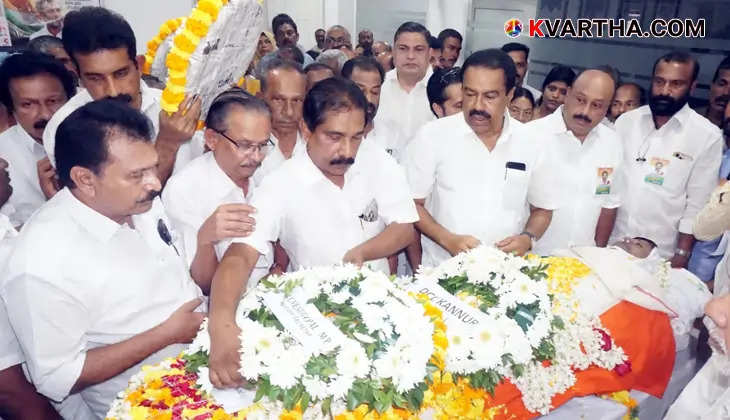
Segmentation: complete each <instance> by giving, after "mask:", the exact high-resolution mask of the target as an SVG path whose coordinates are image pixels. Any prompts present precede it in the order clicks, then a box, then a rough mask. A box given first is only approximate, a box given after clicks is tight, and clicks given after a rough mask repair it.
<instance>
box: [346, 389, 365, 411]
mask: <svg viewBox="0 0 730 420" xmlns="http://www.w3.org/2000/svg"><path fill="white" fill-rule="evenodd" d="M361 402H362V401H361V400H359V399H358V395H357V393H356V392H355V390H354V389H352V388H351V389H350V390H349V391H348V392H347V409H348V410H349V411H353V410H354V409H356V408H357V407H358V406H359V405H360V403H361Z"/></svg>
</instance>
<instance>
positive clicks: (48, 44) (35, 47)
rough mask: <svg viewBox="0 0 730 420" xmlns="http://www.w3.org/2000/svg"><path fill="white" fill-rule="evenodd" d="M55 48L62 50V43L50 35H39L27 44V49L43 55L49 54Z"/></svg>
mask: <svg viewBox="0 0 730 420" xmlns="http://www.w3.org/2000/svg"><path fill="white" fill-rule="evenodd" d="M55 48H63V41H61V39H60V38H56V37H55V36H52V35H41V36H39V37H37V38H33V39H31V40H30V42H28V47H27V49H28V50H29V51H35V52H39V53H43V54H50V53H49V51H50V50H52V49H55Z"/></svg>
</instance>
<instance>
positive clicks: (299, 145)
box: [269, 131, 306, 157]
mask: <svg viewBox="0 0 730 420" xmlns="http://www.w3.org/2000/svg"><path fill="white" fill-rule="evenodd" d="M269 138H270V139H271V142H272V143H274V147H276V150H278V151H279V153H281V149H279V139H278V138H276V136H275V135H274V133H273V132H272V133H271V136H270V137H269ZM305 145H306V144H305V143H304V139H303V138H302V134H301V133H300V132H299V131H297V142H296V143H294V150H292V152H291V155H292V157H294V155H297V154H299V153H300V152H301V151H302V150H304V146H305ZM282 154H283V153H282Z"/></svg>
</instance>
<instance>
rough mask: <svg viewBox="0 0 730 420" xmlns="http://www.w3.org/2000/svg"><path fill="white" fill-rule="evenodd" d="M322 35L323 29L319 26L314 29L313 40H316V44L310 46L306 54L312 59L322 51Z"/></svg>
mask: <svg viewBox="0 0 730 420" xmlns="http://www.w3.org/2000/svg"><path fill="white" fill-rule="evenodd" d="M324 36H325V30H324V29H322V28H319V29H317V30H316V31H314V40H315V41H317V45H315V46H314V47H312V49H311V50H309V51H307V54H309V56H310V57H312V59H313V60H316V59H317V56H318V55H320V54H321V53H322V50H324Z"/></svg>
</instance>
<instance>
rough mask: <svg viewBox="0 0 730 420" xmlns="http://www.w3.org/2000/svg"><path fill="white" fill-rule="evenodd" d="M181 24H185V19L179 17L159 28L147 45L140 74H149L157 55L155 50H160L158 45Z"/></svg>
mask: <svg viewBox="0 0 730 420" xmlns="http://www.w3.org/2000/svg"><path fill="white" fill-rule="evenodd" d="M183 22H185V18H183V17H179V18H175V19H170V20H168V21H167V22H165V23H163V24H162V26H160V31H159V32H158V33H157V35H156V36H155V37H154V38H152V39H151V40H150V41H149V42H148V43H147V52H146V53H145V55H144V67H142V73H144V74H150V70H151V69H152V63H153V62H154V61H155V55H157V50H158V49H159V48H160V45H162V43H163V42H165V39H167V37H168V36H170V35H172V34H174V33H175V31H177V30H178V29H179V28H180V25H182V24H183Z"/></svg>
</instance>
